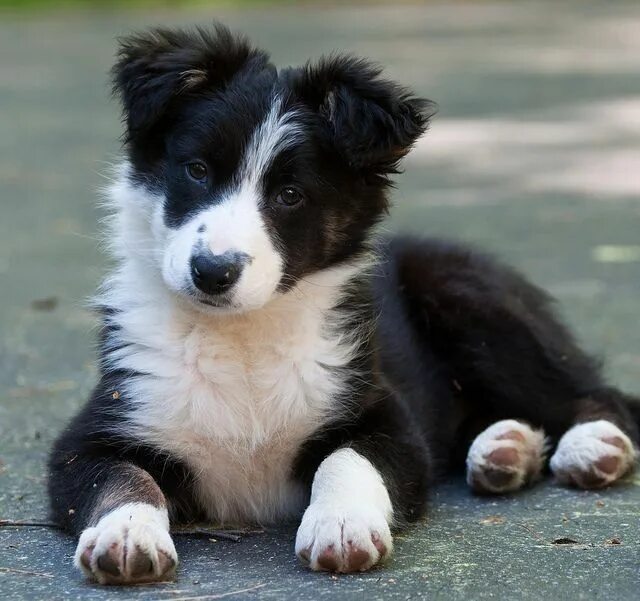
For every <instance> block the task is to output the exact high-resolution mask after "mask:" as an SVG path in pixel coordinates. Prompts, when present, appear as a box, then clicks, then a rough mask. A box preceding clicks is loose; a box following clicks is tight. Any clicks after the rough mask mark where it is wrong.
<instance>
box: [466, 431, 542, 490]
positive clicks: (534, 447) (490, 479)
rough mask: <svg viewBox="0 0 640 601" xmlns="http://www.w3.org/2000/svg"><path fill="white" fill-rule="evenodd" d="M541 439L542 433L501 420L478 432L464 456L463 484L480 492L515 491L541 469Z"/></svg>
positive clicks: (536, 475)
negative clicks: (464, 481) (465, 466)
mask: <svg viewBox="0 0 640 601" xmlns="http://www.w3.org/2000/svg"><path fill="white" fill-rule="evenodd" d="M544 454H545V437H544V433H543V432H542V430H534V429H533V428H531V427H530V426H528V425H527V424H524V423H522V422H519V421H516V420H513V419H505V420H502V421H499V422H496V423H495V424H492V425H491V426H489V427H488V428H487V429H486V430H484V431H483V432H481V433H480V434H479V435H478V436H477V437H476V439H475V440H474V441H473V444H472V445H471V447H470V448H469V454H468V455H467V483H468V484H469V486H471V488H472V489H473V490H475V491H476V492H480V493H505V492H511V491H514V490H518V489H519V488H522V487H523V486H525V485H526V484H528V483H529V482H531V481H532V480H535V479H536V478H537V477H538V476H539V475H540V472H541V470H542V466H543V464H544Z"/></svg>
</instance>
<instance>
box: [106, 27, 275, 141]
mask: <svg viewBox="0 0 640 601" xmlns="http://www.w3.org/2000/svg"><path fill="white" fill-rule="evenodd" d="M268 60H269V57H268V56H267V54H266V53H264V52H262V51H259V50H256V49H254V48H253V47H252V46H251V45H250V44H249V43H248V42H247V40H246V39H245V38H243V37H240V36H235V35H233V34H232V33H231V32H230V31H229V30H228V29H227V28H226V27H224V26H222V25H219V24H216V25H214V27H213V28H212V30H205V29H200V28H198V29H195V30H193V31H186V30H179V29H177V30H171V29H152V30H150V31H147V32H144V33H139V34H134V35H131V36H127V37H125V38H122V39H121V40H120V48H119V52H118V56H117V61H116V64H115V65H114V67H113V69H112V75H113V82H114V93H115V94H116V95H118V96H119V97H120V99H121V101H122V107H123V113H124V117H125V120H126V125H127V139H128V140H129V141H132V140H135V139H136V138H138V137H139V136H144V135H145V134H146V133H149V132H150V131H151V130H152V128H153V127H154V126H155V125H156V124H157V123H158V122H159V121H161V120H162V119H163V117H165V116H166V115H167V113H168V112H169V111H170V108H171V106H172V103H173V102H174V101H175V100H176V99H177V98H179V97H184V96H186V95H189V94H196V93H198V92H201V91H203V90H205V89H215V88H216V87H219V86H223V85H224V84H225V83H226V82H228V81H229V80H230V79H231V78H232V77H233V76H234V74H236V73H237V72H238V71H240V70H241V69H242V68H243V67H245V66H248V65H249V64H250V63H255V64H256V66H264V65H266V64H267V63H268Z"/></svg>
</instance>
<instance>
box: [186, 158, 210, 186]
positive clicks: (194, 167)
mask: <svg viewBox="0 0 640 601" xmlns="http://www.w3.org/2000/svg"><path fill="white" fill-rule="evenodd" d="M187 173H188V174H189V177H190V178H192V179H195V180H196V181H198V182H201V183H202V182H204V181H205V180H206V179H207V166H206V165H205V164H204V163H200V162H199V161H197V162H194V163H187Z"/></svg>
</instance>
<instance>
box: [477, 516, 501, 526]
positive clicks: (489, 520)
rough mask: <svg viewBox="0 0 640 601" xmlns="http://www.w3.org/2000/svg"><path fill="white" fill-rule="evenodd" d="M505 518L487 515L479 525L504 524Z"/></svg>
mask: <svg viewBox="0 0 640 601" xmlns="http://www.w3.org/2000/svg"><path fill="white" fill-rule="evenodd" d="M505 521H506V520H505V518H504V517H502V516H501V515H489V516H487V517H486V518H484V519H482V520H480V523H481V524H485V525H486V524H491V525H494V524H504V523H505Z"/></svg>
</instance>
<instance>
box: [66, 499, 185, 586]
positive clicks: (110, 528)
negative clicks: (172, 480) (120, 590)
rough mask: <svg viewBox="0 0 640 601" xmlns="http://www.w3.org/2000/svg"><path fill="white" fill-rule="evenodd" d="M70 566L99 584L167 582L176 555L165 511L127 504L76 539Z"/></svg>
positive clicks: (144, 504)
mask: <svg viewBox="0 0 640 601" xmlns="http://www.w3.org/2000/svg"><path fill="white" fill-rule="evenodd" d="M74 563H75V565H76V567H77V568H79V569H81V570H82V571H83V572H84V573H85V574H86V575H87V576H88V577H89V578H91V579H93V580H97V581H98V582H99V583H100V584H127V583H133V582H151V581H158V580H169V579H171V577H172V576H173V575H174V573H175V569H176V566H177V565H178V555H177V553H176V549H175V547H174V545H173V541H172V540H171V536H170V535H169V519H168V517H167V511H166V509H157V508H156V507H153V506H152V505H148V504H146V503H129V504H127V505H123V506H122V507H118V509H115V510H113V511H112V512H110V513H108V514H107V515H105V516H104V517H103V518H102V519H101V520H100V521H99V522H98V523H97V524H96V526H94V527H92V528H87V529H86V530H84V532H83V533H82V534H81V535H80V540H79V541H78V546H77V548H76V553H75V558H74Z"/></svg>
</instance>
